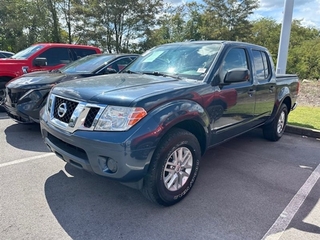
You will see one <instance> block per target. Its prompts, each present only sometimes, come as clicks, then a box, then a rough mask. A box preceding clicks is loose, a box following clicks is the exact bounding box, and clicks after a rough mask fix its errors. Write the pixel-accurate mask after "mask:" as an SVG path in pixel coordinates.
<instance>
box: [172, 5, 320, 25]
mask: <svg viewBox="0 0 320 240" xmlns="http://www.w3.org/2000/svg"><path fill="white" fill-rule="evenodd" d="M167 1H168V2H171V3H172V4H174V5H175V4H179V3H182V2H191V1H192V0H167ZM196 1H197V2H201V0H196ZM287 1H294V5H293V15H292V18H293V19H298V20H301V23H302V25H303V26H306V27H315V28H317V29H320V0H287ZM284 3H285V0H260V7H259V8H258V9H256V10H255V11H254V14H253V15H252V16H251V18H250V19H252V20H256V19H259V18H262V17H267V18H272V19H274V20H276V21H277V22H279V23H281V22H282V19H283V11H284Z"/></svg>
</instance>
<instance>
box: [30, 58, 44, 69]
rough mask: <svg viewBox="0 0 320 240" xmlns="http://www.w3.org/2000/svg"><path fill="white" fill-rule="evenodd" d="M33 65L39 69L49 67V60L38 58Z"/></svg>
mask: <svg viewBox="0 0 320 240" xmlns="http://www.w3.org/2000/svg"><path fill="white" fill-rule="evenodd" d="M33 65H34V66H37V67H43V66H47V58H43V57H37V58H36V59H34V61H33Z"/></svg>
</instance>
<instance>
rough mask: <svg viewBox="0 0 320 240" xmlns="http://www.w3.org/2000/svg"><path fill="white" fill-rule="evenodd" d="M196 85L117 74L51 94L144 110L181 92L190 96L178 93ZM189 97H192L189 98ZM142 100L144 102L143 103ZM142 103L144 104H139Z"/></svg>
mask: <svg viewBox="0 0 320 240" xmlns="http://www.w3.org/2000/svg"><path fill="white" fill-rule="evenodd" d="M199 83H202V82H199V81H196V80H178V79H176V78H172V77H162V76H153V75H145V74H144V75H143V74H127V73H120V74H112V75H104V76H96V77H90V78H85V79H80V80H75V81H70V82H65V83H61V84H58V85H57V86H55V87H54V88H53V90H52V93H54V94H56V95H59V96H62V97H66V98H69V99H74V100H78V101H84V102H90V103H96V104H106V105H108V104H109V105H121V106H137V105H139V106H141V107H145V106H143V105H145V104H147V103H148V104H147V105H148V106H150V101H156V102H158V103H159V101H160V102H163V101H165V98H171V99H172V97H173V96H176V97H179V96H178V95H181V94H180V93H182V92H183V94H184V95H190V94H188V91H185V90H184V91H181V89H183V88H190V87H193V86H195V85H199ZM192 97H194V96H190V97H189V98H192ZM146 99H148V100H147V101H146ZM160 99H162V100H160ZM142 102H144V103H143V104H142ZM151 105H152V104H151ZM150 107H151V106H150ZM147 108H149V107H147Z"/></svg>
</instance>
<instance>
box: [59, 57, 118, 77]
mask: <svg viewBox="0 0 320 240" xmlns="http://www.w3.org/2000/svg"><path fill="white" fill-rule="evenodd" d="M114 58H115V56H113V55H100V54H98V55H96V54H93V55H88V56H86V57H83V58H80V59H78V60H77V61H75V62H73V63H70V64H68V65H66V66H64V67H62V68H60V69H59V70H60V72H62V73H93V72H95V71H96V70H98V69H99V68H100V67H102V66H104V65H105V64H107V63H108V62H109V61H110V60H112V59H114Z"/></svg>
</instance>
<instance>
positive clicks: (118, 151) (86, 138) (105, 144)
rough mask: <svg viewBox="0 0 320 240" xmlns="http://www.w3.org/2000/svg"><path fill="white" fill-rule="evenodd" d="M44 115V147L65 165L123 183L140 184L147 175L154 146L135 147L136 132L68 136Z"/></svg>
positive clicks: (74, 133)
mask: <svg viewBox="0 0 320 240" xmlns="http://www.w3.org/2000/svg"><path fill="white" fill-rule="evenodd" d="M41 116H44V118H45V119H43V118H42V117H41ZM46 116H47V115H46V114H41V115H40V126H41V133H42V136H43V138H44V141H45V144H46V145H47V146H48V148H49V149H50V150H51V151H52V152H54V153H55V154H56V155H57V156H58V157H59V158H61V159H62V160H64V161H65V162H68V163H70V164H71V165H73V166H74V167H77V168H80V169H83V170H86V171H89V172H93V173H96V174H98V175H101V176H104V177H108V178H111V179H114V180H117V181H120V182H122V183H130V182H139V181H140V182H141V180H142V179H143V177H144V176H145V175H146V173H147V170H148V166H149V163H150V161H151V157H152V154H153V152H154V150H155V146H153V144H138V145H137V142H138V138H137V137H133V136H134V135H137V134H136V132H139V131H135V132H132V131H131V132H130V131H126V132H96V131H81V130H79V131H75V132H73V133H69V132H67V131H64V130H62V129H60V128H57V127H56V126H54V125H52V124H50V123H49V121H48V120H47V119H46ZM111 159H112V160H111ZM109 161H112V166H113V168H111V167H110V164H108V163H110V162H109ZM115 169H116V171H114V170H115ZM134 187H135V186H134ZM137 188H139V187H137Z"/></svg>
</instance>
